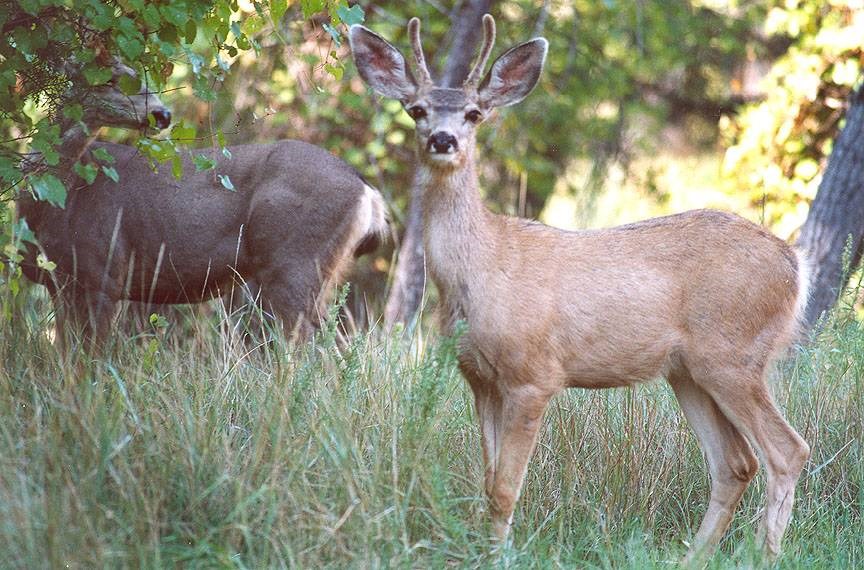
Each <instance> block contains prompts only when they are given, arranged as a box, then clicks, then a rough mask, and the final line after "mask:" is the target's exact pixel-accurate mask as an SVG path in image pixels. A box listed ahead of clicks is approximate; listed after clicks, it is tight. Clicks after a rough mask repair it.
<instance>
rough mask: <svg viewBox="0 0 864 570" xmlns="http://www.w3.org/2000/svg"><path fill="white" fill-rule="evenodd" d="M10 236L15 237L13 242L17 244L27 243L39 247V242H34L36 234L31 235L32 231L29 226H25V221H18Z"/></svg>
mask: <svg viewBox="0 0 864 570" xmlns="http://www.w3.org/2000/svg"><path fill="white" fill-rule="evenodd" d="M12 234H13V235H14V236H15V241H17V242H22V241H27V242H30V243H32V244H33V245H39V242H38V241H37V240H36V234H34V233H33V230H31V229H30V226H29V225H27V220H25V219H24V218H19V219H18V223H17V224H15V225H14V226H13V227H12Z"/></svg>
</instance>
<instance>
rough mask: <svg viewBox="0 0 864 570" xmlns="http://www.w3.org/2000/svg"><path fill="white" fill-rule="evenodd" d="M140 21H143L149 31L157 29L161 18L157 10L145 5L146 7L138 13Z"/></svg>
mask: <svg viewBox="0 0 864 570" xmlns="http://www.w3.org/2000/svg"><path fill="white" fill-rule="evenodd" d="M140 14H141V19H142V20H144V24H145V25H146V26H147V27H148V28H151V29H155V28H158V27H159V24H160V23H161V22H162V16H160V15H159V8H157V7H156V6H154V5H153V4H147V7H146V8H144V10H142V11H141V12H140Z"/></svg>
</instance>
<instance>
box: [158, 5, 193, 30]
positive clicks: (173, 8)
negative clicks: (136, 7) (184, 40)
mask: <svg viewBox="0 0 864 570" xmlns="http://www.w3.org/2000/svg"><path fill="white" fill-rule="evenodd" d="M184 4H185V3H180V2H171V3H168V4H165V5H163V6H159V13H160V14H162V17H163V18H164V19H165V20H166V21H167V22H170V23H172V24H174V25H175V26H177V27H178V28H185V27H186V22H187V21H188V20H189V12H187V11H186V9H185V8H186V7H185V6H184Z"/></svg>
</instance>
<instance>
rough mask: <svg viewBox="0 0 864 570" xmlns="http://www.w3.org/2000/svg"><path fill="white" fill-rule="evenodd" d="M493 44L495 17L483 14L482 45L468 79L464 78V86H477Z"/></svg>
mask: <svg viewBox="0 0 864 570" xmlns="http://www.w3.org/2000/svg"><path fill="white" fill-rule="evenodd" d="M493 45H495V18H493V17H492V15H491V14H484V15H483V47H482V48H481V49H480V59H478V60H477V63H476V64H475V65H474V69H472V70H471V73H469V74H468V79H466V80H465V83H464V85H465V87H477V85H478V84H479V83H480V80H481V79H482V78H483V68H485V67H486V62H487V61H489V54H491V53H492V46H493Z"/></svg>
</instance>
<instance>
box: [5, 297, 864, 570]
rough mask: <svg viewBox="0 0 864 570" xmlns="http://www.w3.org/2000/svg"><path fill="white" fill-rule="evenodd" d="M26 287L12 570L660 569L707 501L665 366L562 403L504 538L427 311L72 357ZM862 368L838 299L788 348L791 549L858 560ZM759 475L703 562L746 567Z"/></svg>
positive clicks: (780, 392)
mask: <svg viewBox="0 0 864 570" xmlns="http://www.w3.org/2000/svg"><path fill="white" fill-rule="evenodd" d="M37 301H38V299H37ZM37 301H33V302H27V303H24V304H23V308H22V306H21V303H19V308H18V309H17V310H16V312H15V317H14V318H13V320H12V321H11V322H8V323H5V324H4V325H3V328H2V330H0V362H2V368H0V552H2V555H0V567H3V568H66V567H68V568H103V567H104V568H118V567H146V568H158V567H174V566H182V567H191V568H196V567H203V568H214V567H215V568H234V567H237V568H262V567H297V568H344V567H353V568H376V567H409V568H439V567H481V568H482V567H496V568H550V567H556V566H565V567H579V568H671V567H674V566H675V562H676V560H677V559H678V558H679V557H680V556H681V555H682V554H683V553H684V551H685V550H686V545H685V541H686V540H687V539H688V538H690V537H692V536H693V533H695V530H696V528H697V526H698V523H699V521H700V519H701V516H702V514H703V512H704V510H705V507H706V503H707V499H708V476H707V472H706V468H705V465H704V462H703V460H702V456H701V453H700V451H699V449H698V447H697V445H696V441H695V438H694V437H693V435H692V434H691V432H690V431H689V428H688V427H687V425H686V424H685V423H684V421H683V419H682V415H681V413H680V411H679V409H678V407H677V404H676V403H675V401H674V398H673V396H672V393H671V390H670V389H669V388H668V387H667V386H666V385H665V384H664V383H662V382H655V383H652V384H648V385H645V386H641V387H639V388H636V389H627V390H623V389H622V390H606V391H576V390H571V391H570V392H569V393H567V394H565V395H562V396H561V397H558V398H557V399H556V400H554V401H553V403H552V405H551V407H550V409H549V411H548V413H547V416H546V422H545V428H544V430H543V432H542V435H541V440H540V444H539V446H538V450H537V452H536V453H535V456H534V458H533V460H532V462H531V465H530V467H529V471H528V478H527V482H526V485H525V489H524V493H523V496H522V499H521V500H520V502H519V505H518V507H517V511H516V519H515V525H514V529H513V531H514V532H513V539H512V543H511V544H509V545H507V546H506V547H504V548H503V549H500V550H498V551H494V552H493V550H492V549H491V544H490V542H489V540H488V538H487V537H488V534H489V527H488V523H487V517H486V512H485V501H484V499H483V496H482V482H481V480H482V467H481V461H480V453H479V449H480V442H479V434H478V429H477V427H476V426H475V419H474V411H473V409H472V400H471V396H470V392H469V390H468V389H467V387H466V385H465V384H464V382H463V381H462V379H461V377H460V376H459V374H458V372H457V370H456V368H455V362H454V352H453V343H452V341H447V340H441V339H438V338H436V337H435V336H434V334H433V333H432V330H431V329H428V328H425V327H421V329H420V330H419V331H418V332H417V333H415V334H414V335H412V336H410V337H409V338H400V337H396V336H393V337H387V336H385V335H383V334H382V333H380V331H373V332H371V333H370V334H368V335H358V336H355V337H353V338H352V339H351V340H350V341H348V342H347V343H340V342H338V341H337V340H336V335H335V331H334V327H332V326H330V327H328V328H327V329H325V330H324V331H323V332H322V334H321V335H320V337H319V338H317V339H316V342H315V343H314V345H311V346H307V347H306V348H304V349H302V350H293V351H291V350H288V349H287V348H286V347H285V346H284V345H283V344H274V345H270V346H265V347H262V348H259V349H257V350H250V347H249V345H248V343H246V342H244V341H243V339H242V338H241V337H240V335H238V334H236V332H235V331H234V330H233V329H232V327H231V326H228V325H227V324H225V323H226V321H220V320H219V318H218V316H217V317H214V316H209V317H192V318H190V319H188V321H187V322H185V324H184V325H183V326H177V327H174V330H169V331H168V332H167V333H156V334H154V335H152V336H144V337H140V336H139V337H136V338H132V339H126V340H118V341H117V344H116V346H114V347H113V348H112V349H111V350H110V351H109V352H108V355H107V356H106V358H104V359H102V360H100V361H97V362H93V363H92V364H90V365H87V366H63V365H62V364H61V362H60V361H59V359H58V357H57V355H56V352H55V350H54V349H53V347H52V346H51V344H50V342H49V339H48V338H47V336H46V334H45V331H46V330H47V329H48V327H47V324H46V322H45V318H46V317H45V315H47V314H48V309H47V308H46V307H44V306H43V304H42V302H37ZM169 328H170V327H169ZM862 378H864V328H862V326H861V324H860V323H859V322H857V321H855V320H854V319H852V318H851V312H848V311H839V312H838V313H837V314H835V315H834V318H833V319H832V321H831V322H830V323H829V325H828V326H827V328H826V330H825V332H824V333H823V334H822V335H821V337H820V338H819V340H818V342H816V343H815V344H813V345H812V346H810V347H809V348H807V349H799V350H798V351H797V352H796V353H794V354H793V355H792V358H790V359H789V360H787V361H786V362H784V363H782V364H781V365H780V366H779V369H778V372H777V374H776V378H775V380H774V381H773V387H774V390H775V395H776V398H777V400H778V402H779V403H780V405H781V407H782V408H783V409H784V411H785V413H786V415H787V417H788V418H789V420H790V422H791V423H792V424H793V425H794V426H795V427H796V429H798V430H799V432H800V433H801V434H802V435H803V436H804V437H805V439H806V440H807V441H808V442H809V443H810V445H811V447H812V449H813V455H812V458H811V460H810V462H809V463H808V465H807V467H806V471H805V474H804V476H803V478H802V480H801V482H800V485H799V487H798V500H797V503H796V506H795V511H794V515H793V521H792V524H791V525H790V527H789V531H788V532H787V535H786V541H785V545H784V546H785V548H784V553H783V555H782V558H781V559H780V560H779V562H778V564H779V566H780V567H783V568H854V567H856V566H857V567H864V520H862V514H864V379H862ZM763 489H764V479H762V476H761V475H760V477H759V478H757V479H756V480H755V481H754V483H753V485H751V488H750V490H749V491H748V492H747V494H746V495H745V498H744V501H743V503H742V506H741V508H740V509H739V512H738V514H737V516H736V518H735V520H734V522H733V526H732V528H731V529H730V532H729V533H728V534H727V536H726V539H725V541H724V543H723V545H722V549H721V551H720V552H719V553H718V555H717V556H716V557H715V558H714V559H713V561H712V562H711V565H710V567H712V568H739V567H742V566H748V565H753V564H757V561H758V557H757V556H756V555H755V553H754V548H753V545H752V539H753V534H754V531H755V528H756V520H757V518H758V516H759V511H760V506H761V500H762V492H763Z"/></svg>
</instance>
